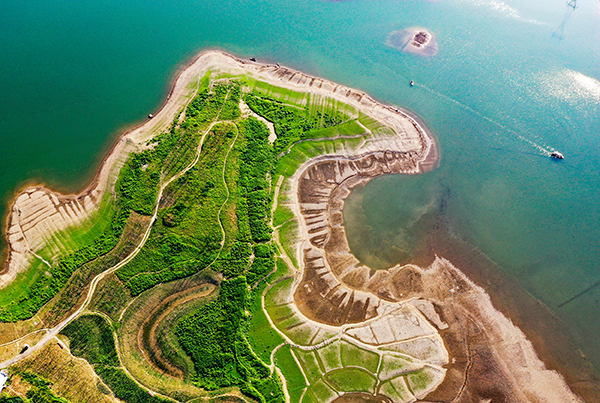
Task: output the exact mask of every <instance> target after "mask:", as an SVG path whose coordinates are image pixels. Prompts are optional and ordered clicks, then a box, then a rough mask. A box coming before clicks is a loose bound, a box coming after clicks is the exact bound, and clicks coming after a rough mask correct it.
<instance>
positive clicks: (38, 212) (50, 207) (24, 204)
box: [0, 50, 577, 401]
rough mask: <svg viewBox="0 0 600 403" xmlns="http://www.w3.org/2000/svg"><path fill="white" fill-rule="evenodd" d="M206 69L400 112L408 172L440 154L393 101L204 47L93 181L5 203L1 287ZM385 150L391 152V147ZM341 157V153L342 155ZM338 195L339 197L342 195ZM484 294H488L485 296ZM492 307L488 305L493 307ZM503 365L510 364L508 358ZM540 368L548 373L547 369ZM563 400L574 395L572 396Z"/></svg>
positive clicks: (160, 126) (159, 126)
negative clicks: (415, 148)
mask: <svg viewBox="0 0 600 403" xmlns="http://www.w3.org/2000/svg"><path fill="white" fill-rule="evenodd" d="M211 69H215V70H219V71H221V72H231V73H233V74H235V73H239V74H250V75H251V76H256V77H257V78H260V79H263V80H264V81H267V82H271V83H273V84H275V85H279V86H282V87H286V88H291V89H295V90H298V91H315V92H321V93H323V94H326V95H327V96H333V97H338V98H339V99H343V100H344V101H345V102H348V103H351V102H352V103H354V104H355V105H359V106H360V107H362V108H365V109H367V110H369V111H370V112H371V113H374V114H376V115H377V114H389V113H395V114H399V115H403V117H404V118H405V119H407V120H408V121H411V120H412V121H413V122H414V125H415V127H417V131H419V130H422V133H421V134H422V135H423V136H424V137H425V138H427V139H429V144H428V145H427V150H424V155H422V159H420V160H419V161H418V162H417V168H418V169H417V170H413V171H411V172H410V173H417V172H422V171H426V170H430V169H433V168H434V167H435V165H436V164H437V163H438V160H439V155H438V153H437V152H438V151H437V150H438V149H437V145H436V143H435V139H434V137H433V136H432V135H431V134H430V133H429V132H427V130H426V129H425V127H424V126H423V125H421V124H419V121H418V119H417V118H416V117H413V116H411V115H410V114H409V113H408V112H405V111H401V110H400V109H399V108H395V107H392V106H385V105H382V104H380V103H379V102H377V101H375V100H374V99H373V98H371V97H370V96H368V95H367V94H365V93H363V92H361V91H357V90H353V89H351V88H348V87H345V86H341V85H337V84H335V83H332V82H330V81H327V80H324V79H321V78H317V77H313V76H310V75H307V74H304V73H301V72H299V71H296V70H293V69H289V68H286V67H279V66H275V65H272V64H261V63H254V62H249V61H246V60H242V59H239V58H236V57H235V56H231V55H229V54H227V53H224V52H221V51H215V50H211V51H204V52H202V53H200V54H198V55H196V56H195V57H193V58H192V59H191V60H190V61H189V62H188V63H187V64H184V65H183V66H182V67H180V68H179V69H178V70H177V74H176V76H175V78H174V79H173V80H172V82H171V86H170V90H169V93H168V95H167V97H166V98H165V100H164V102H163V104H162V106H161V108H160V109H159V111H158V112H157V113H156V116H155V117H154V118H153V119H152V120H148V121H146V122H143V123H140V124H139V125H137V126H136V127H134V128H132V129H129V130H127V131H126V132H125V133H123V134H121V135H120V136H118V137H117V138H116V140H115V142H114V144H113V146H112V148H110V151H109V152H108V154H107V155H106V157H105V158H104V159H103V160H102V162H101V163H100V165H99V167H98V169H97V172H96V174H95V175H94V177H93V179H92V181H91V182H90V183H89V184H88V185H86V186H85V187H84V189H83V190H81V191H80V192H78V193H74V194H69V195H62V194H60V193H58V192H54V191H52V190H51V189H48V188H47V187H45V186H43V185H35V186H32V185H27V186H26V187H25V188H24V189H22V190H21V191H20V192H18V193H17V194H16V196H15V198H14V199H13V201H12V202H11V203H10V209H9V210H8V214H7V218H6V219H5V227H4V228H3V230H4V234H5V236H6V240H7V249H8V256H7V258H6V261H5V262H4V264H3V268H2V271H0V289H1V288H2V287H3V284H4V285H5V284H8V283H10V281H11V280H12V279H14V277H15V276H16V275H17V274H18V273H19V272H20V271H22V270H24V268H26V267H27V264H28V262H30V261H31V260H32V256H33V255H34V254H35V253H36V251H39V250H40V249H41V248H43V247H44V242H45V239H48V238H49V237H50V236H51V235H52V233H54V232H55V231H57V230H61V229H64V228H67V227H68V226H70V225H74V224H77V223H81V222H83V221H84V220H85V219H86V218H88V217H89V216H90V214H92V213H93V212H95V211H97V208H98V205H99V203H100V200H102V198H103V197H104V195H105V194H106V192H110V191H111V190H112V187H113V186H114V183H115V180H116V175H117V174H118V170H119V168H120V166H122V164H123V163H124V161H125V159H126V158H127V156H128V155H129V154H130V153H131V152H133V151H136V150H139V149H140V147H143V143H144V142H145V141H146V140H148V139H149V138H151V137H152V136H154V135H155V134H157V133H158V132H160V130H164V129H165V128H166V127H168V125H170V123H171V122H172V120H173V118H174V117H175V116H176V114H177V113H178V112H179V110H181V108H182V107H183V106H184V105H185V104H186V103H187V102H186V96H188V97H189V95H190V94H191V93H192V92H193V90H192V89H190V88H189V86H190V84H192V83H194V80H197V79H199V78H200V77H201V75H202V74H204V73H205V72H207V71H209V70H211ZM269 80H270V81H269ZM390 141H391V142H392V143H389V144H388V146H390V144H392V145H391V146H390V147H389V148H394V147H398V145H394V144H393V139H390ZM388 151H390V152H391V151H393V150H388ZM396 151H398V152H404V151H406V150H405V149H400V150H396ZM370 152H374V150H371V151H370ZM386 152H387V151H386ZM384 154H385V152H383V155H384ZM341 157H342V158H344V157H347V156H341ZM322 160H324V159H322ZM315 162H316V161H315V160H311V161H310V164H314V163H315ZM310 164H309V165H310ZM304 170H305V167H302V168H300V169H299V170H298V172H300V171H302V172H304ZM386 173H393V172H386ZM339 200H341V201H342V202H343V198H341V199H339ZM36 203H37V204H36ZM299 209H300V206H298V210H299ZM299 219H300V217H299ZM60 220H62V221H60ZM49 223H53V224H52V226H50V224H49ZM6 234H8V235H6ZM30 242H31V244H30ZM436 262H437V263H435V264H437V265H438V266H439V267H442V268H444V269H445V270H447V272H448V273H451V272H452V271H453V270H456V273H455V274H456V275H457V276H458V277H460V276H461V275H462V276H464V274H462V272H460V271H459V270H458V269H456V268H455V267H454V266H452V267H453V268H449V267H446V265H447V264H449V262H447V261H444V260H443V259H440V260H439V261H437V260H436ZM432 266H433V265H432ZM450 266H451V265H450ZM439 267H438V268H434V270H438V269H439ZM19 269H21V270H19ZM424 270H428V269H424ZM463 280H464V281H465V282H466V283H468V282H469V280H467V279H466V277H465V278H464V279H463ZM471 290H473V292H474V293H476V294H477V295H478V296H480V297H481V296H487V294H486V293H485V291H484V290H483V289H481V288H480V287H478V286H475V284H473V283H471ZM487 298H488V299H489V296H488V297H487ZM490 307H492V305H491V302H489V307H488V306H487V305H486V306H482V307H480V309H481V311H482V312H485V313H486V314H489V315H490V316H489V318H491V319H490V320H493V321H498V323H500V322H502V323H507V324H510V325H512V323H511V322H510V319H508V318H507V317H506V316H504V315H502V314H501V313H500V312H498V311H495V310H492V311H490V310H489V309H490ZM491 309H493V307H492V308H491ZM494 312H496V313H497V314H496V313H494ZM497 315H500V316H497ZM515 329H516V330H515V331H514V332H513V333H512V334H511V337H515V338H516V339H515V340H521V339H522V338H524V335H523V334H522V332H521V331H520V329H518V328H516V327H515ZM519 332H520V333H519ZM527 343H529V345H527ZM519 345H520V346H521V345H523V346H525V347H524V348H527V347H529V350H527V351H526V352H527V358H528V362H527V363H528V364H529V365H530V366H533V367H535V368H536V370H539V371H543V366H544V365H543V363H542V362H541V361H540V360H539V358H538V357H537V355H536V352H535V351H534V349H533V346H531V342H529V341H528V340H525V341H523V344H521V342H519ZM497 354H501V352H498V353H497ZM505 360H506V359H505ZM536 360H537V361H536ZM540 364H541V367H540ZM506 365H509V364H508V363H507V364H506ZM509 367H510V366H509ZM544 371H545V370H544ZM509 373H510V371H509ZM543 373H544V374H548V375H549V372H543ZM552 374H555V375H552V379H553V381H555V382H557V383H558V384H560V383H561V382H562V383H564V382H563V381H561V380H560V379H562V378H560V375H559V374H558V373H556V372H552ZM557 379H558V380H557ZM515 382H516V381H515ZM550 386H552V387H555V388H557V389H556V390H557V393H559V391H560V393H561V394H562V393H566V391H565V389H564V387H562V385H557V384H555V385H550ZM550 386H548V388H547V389H546V390H545V392H547V391H551V390H552V387H550ZM565 386H566V384H565ZM567 391H568V389H567ZM566 396H567V394H562V395H561V397H555V398H557V399H561V398H565V397H566ZM546 401H552V400H546ZM555 401H556V400H555ZM561 401H563V400H561ZM564 401H577V400H575V398H573V399H571V400H564Z"/></svg>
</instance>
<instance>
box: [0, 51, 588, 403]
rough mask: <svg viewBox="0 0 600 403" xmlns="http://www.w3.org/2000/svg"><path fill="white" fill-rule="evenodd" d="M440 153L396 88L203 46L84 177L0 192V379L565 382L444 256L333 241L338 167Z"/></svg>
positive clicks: (496, 390)
mask: <svg viewBox="0 0 600 403" xmlns="http://www.w3.org/2000/svg"><path fill="white" fill-rule="evenodd" d="M437 163H438V157H437V146H436V143H435V141H434V139H433V137H432V136H431V135H430V134H429V133H428V132H427V131H426V129H425V127H424V125H423V124H422V123H419V122H418V121H417V120H416V118H414V117H412V116H410V115H409V114H407V113H405V112H404V111H401V110H399V109H398V108H396V107H391V106H387V105H383V104H381V103H379V102H377V101H375V100H374V99H372V98H371V97H369V96H368V95H366V94H364V93H362V92H360V91H357V90H354V89H351V88H347V87H344V86H341V85H337V84H335V83H332V82H329V81H327V80H324V79H321V78H317V77H312V76H309V75H306V74H304V73H301V72H298V71H295V70H292V69H289V68H286V67H281V66H279V65H273V64H262V63H256V62H251V61H247V60H242V59H239V58H236V57H234V56H231V55H229V54H226V53H223V52H218V51H210V52H204V53H202V54H200V55H199V56H198V57H197V58H195V59H194V61H193V62H191V63H190V64H189V65H188V66H187V67H185V68H184V69H182V71H181V72H180V74H179V76H178V78H177V80H176V81H175V83H174V85H173V87H172V90H171V93H170V95H169V97H168V99H167V101H166V103H165V105H164V106H163V108H162V109H161V110H160V111H159V112H158V113H157V114H156V116H154V117H153V118H152V119H150V120H148V121H147V122H145V123H144V124H142V125H140V126H139V127H138V128H136V129H134V130H132V131H130V132H128V133H125V134H124V135H123V136H122V137H121V138H120V140H119V141H118V142H117V143H116V144H115V146H114V147H113V149H112V151H111V153H110V154H109V156H108V157H107V158H106V159H105V161H104V162H103V164H102V166H101V168H100V170H99V173H98V175H97V176H96V178H95V180H94V181H93V182H92V183H91V184H90V185H89V186H88V188H86V189H85V190H83V191H82V192H80V193H79V194H77V195H60V194H58V193H55V192H53V191H52V190H50V189H47V188H45V187H43V186H35V187H29V188H27V189H24V190H23V191H22V192H21V193H20V194H19V195H18V196H17V197H16V199H15V201H14V203H13V205H12V208H11V211H10V216H9V218H8V225H7V229H6V231H7V232H6V233H7V240H8V244H9V250H8V258H7V261H6V262H5V264H4V268H3V272H2V274H1V275H0V287H1V288H0V321H1V322H2V323H0V362H2V363H1V364H0V368H8V371H9V373H10V374H11V384H10V385H9V386H8V387H7V388H6V389H5V392H6V391H8V395H10V396H15V397H16V398H17V399H21V400H14V401H27V399H30V400H33V401H58V400H34V399H38V396H46V397H45V398H47V399H65V400H66V401H69V402H84V401H94V402H117V401H125V402H140V401H141V402H145V401H149V402H163V401H177V402H192V401H213V400H214V401H232V402H233V401H235V402H238V401H239V402H241V401H246V402H250V401H257V402H333V401H335V402H355V401H374V402H390V401H393V402H414V401H436V402H440V401H442V402H471V401H473V402H480V401H507V402H508V401H510V402H557V401H561V402H570V401H573V402H576V401H580V399H579V398H578V397H577V396H575V395H574V394H573V393H572V392H571V390H570V389H569V387H568V386H567V385H566V383H565V382H564V380H563V379H562V377H561V376H560V375H559V374H558V373H557V372H556V371H551V370H548V369H546V367H545V366H544V364H543V362H542V361H540V359H539V358H538V356H537V354H536V352H535V350H534V348H533V346H532V344H531V343H530V342H529V341H528V340H527V339H526V337H525V336H524V334H523V332H521V330H520V329H519V328H517V327H516V326H514V325H513V324H512V322H511V321H510V320H509V319H508V318H507V317H505V316H504V315H503V314H501V313H500V312H498V311H497V310H496V309H494V307H493V305H492V303H491V300H490V298H489V296H488V295H487V294H486V292H485V291H484V290H483V289H482V288H481V287H479V286H477V285H476V284H474V283H473V282H472V281H471V280H469V279H468V278H467V277H466V276H465V275H464V274H463V273H462V272H461V271H460V270H459V268H456V267H455V266H453V265H452V263H451V262H450V261H448V260H446V259H444V257H443V256H439V257H437V258H436V259H435V261H434V262H433V263H432V264H431V265H429V266H427V267H420V266H417V265H404V266H397V267H393V268H389V269H387V270H377V271H375V270H372V269H371V268H369V267H367V266H365V265H363V264H362V263H361V262H360V261H358V260H357V259H356V257H354V256H353V254H352V253H351V251H350V249H349V246H348V241H347V239H346V233H345V230H344V225H343V218H342V209H343V205H344V200H345V198H346V197H347V196H348V195H349V194H350V192H351V191H352V189H353V188H355V187H356V186H360V185H362V184H364V183H366V182H368V181H369V180H371V179H372V178H375V177H377V176H380V175H386V174H405V175H416V174H421V173H423V172H426V171H429V170H432V169H435V167H436V166H437ZM26 344H27V346H28V347H27V348H25V345H26ZM1 399H3V398H0V401H2V400H1ZM11 401H12V400H11Z"/></svg>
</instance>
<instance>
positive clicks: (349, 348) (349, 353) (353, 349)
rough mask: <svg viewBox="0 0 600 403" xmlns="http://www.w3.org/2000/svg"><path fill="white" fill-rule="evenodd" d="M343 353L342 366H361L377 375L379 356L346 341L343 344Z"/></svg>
mask: <svg viewBox="0 0 600 403" xmlns="http://www.w3.org/2000/svg"><path fill="white" fill-rule="evenodd" d="M341 352H342V354H341V357H342V364H343V365H344V367H347V366H349V365H351V366H359V367H362V368H365V369H366V370H368V371H370V372H372V373H377V366H378V365H379V354H377V353H375V352H373V351H368V350H365V349H362V348H360V347H358V346H355V345H354V344H350V343H348V342H346V341H342V342H341Z"/></svg>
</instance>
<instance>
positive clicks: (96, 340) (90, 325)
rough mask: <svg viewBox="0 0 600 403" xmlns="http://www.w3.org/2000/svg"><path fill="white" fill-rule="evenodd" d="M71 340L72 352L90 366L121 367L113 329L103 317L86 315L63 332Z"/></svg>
mask: <svg viewBox="0 0 600 403" xmlns="http://www.w3.org/2000/svg"><path fill="white" fill-rule="evenodd" d="M61 333H62V334H64V335H65V336H67V337H68V338H69V340H71V345H70V348H71V352H72V353H73V355H75V356H77V357H82V358H85V359H86V360H87V361H88V362H89V363H90V364H105V365H112V366H115V367H116V366H119V365H120V364H119V357H118V356H117V351H116V350H115V341H114V338H113V333H112V329H111V328H110V325H109V324H108V323H107V322H106V319H104V318H103V317H102V316H99V315H84V316H81V317H80V318H78V319H77V320H76V321H74V322H71V323H70V324H69V325H68V326H67V327H65V328H64V329H63V330H62V332H61Z"/></svg>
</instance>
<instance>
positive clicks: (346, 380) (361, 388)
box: [325, 367, 377, 393]
mask: <svg viewBox="0 0 600 403" xmlns="http://www.w3.org/2000/svg"><path fill="white" fill-rule="evenodd" d="M325 379H326V380H327V382H329V384H331V386H333V387H334V388H335V389H337V390H338V391H340V392H346V393H348V392H364V393H374V392H375V385H376V384H377V379H376V378H375V377H374V376H373V375H372V374H370V373H369V372H367V371H365V370H364V369H362V368H353V367H350V368H342V369H336V370H333V371H331V372H328V373H327V374H325Z"/></svg>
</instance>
